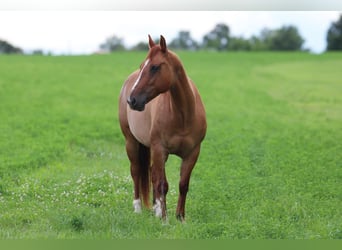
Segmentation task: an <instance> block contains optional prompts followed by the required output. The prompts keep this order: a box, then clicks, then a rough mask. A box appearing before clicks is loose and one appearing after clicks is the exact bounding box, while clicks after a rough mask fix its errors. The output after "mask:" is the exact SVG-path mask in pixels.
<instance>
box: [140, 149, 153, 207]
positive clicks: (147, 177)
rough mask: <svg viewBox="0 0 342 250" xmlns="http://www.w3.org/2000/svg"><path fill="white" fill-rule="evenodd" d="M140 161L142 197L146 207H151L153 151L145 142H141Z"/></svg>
mask: <svg viewBox="0 0 342 250" xmlns="http://www.w3.org/2000/svg"><path fill="white" fill-rule="evenodd" d="M139 163H140V180H139V183H140V197H142V201H143V203H144V205H145V206H146V207H148V208H149V207H150V187H151V174H150V171H151V153H150V149H149V148H148V147H146V146H144V145H143V144H141V143H140V144H139Z"/></svg>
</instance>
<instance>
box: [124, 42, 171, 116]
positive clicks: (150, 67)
mask: <svg viewBox="0 0 342 250" xmlns="http://www.w3.org/2000/svg"><path fill="white" fill-rule="evenodd" d="M148 37H149V51H148V54H147V57H146V59H145V60H144V61H143V63H142V64H141V65H140V71H139V74H138V76H137V78H136V80H135V82H134V84H133V87H132V90H131V92H130V95H129V97H128V98H127V103H128V104H129V106H130V107H131V109H133V110H137V111H143V110H144V109H145V105H146V104H147V103H148V102H149V101H151V100H152V99H154V98H155V97H156V96H158V95H159V94H161V93H164V92H166V91H168V90H169V88H170V87H171V85H172V82H173V79H174V74H173V69H172V63H171V60H170V55H171V54H170V53H169V51H168V49H167V46H166V42H165V38H164V37H163V36H160V42H159V44H158V45H157V44H155V43H154V41H153V40H152V38H151V36H150V35H149V36H148Z"/></svg>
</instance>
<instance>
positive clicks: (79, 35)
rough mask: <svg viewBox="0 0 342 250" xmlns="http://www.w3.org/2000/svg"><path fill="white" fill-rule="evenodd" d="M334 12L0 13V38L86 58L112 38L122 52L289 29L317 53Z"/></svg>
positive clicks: (323, 44) (26, 48) (27, 49)
mask: <svg viewBox="0 0 342 250" xmlns="http://www.w3.org/2000/svg"><path fill="white" fill-rule="evenodd" d="M341 14H342V12H338V11H95V10H94V11H76V10H68V11H63V10H62V11H61V10H54V11H46V10H44V11H27V10H25V11H0V39H1V40H6V41H8V42H10V43H11V44H13V45H15V46H18V47H20V48H22V49H23V50H24V51H25V52H30V51H32V50H35V49H42V50H43V51H44V52H52V53H53V54H56V55H58V54H91V53H93V52H95V51H97V50H98V49H99V45H100V44H101V43H103V42H104V41H105V40H106V38H108V37H110V36H112V35H116V36H118V37H121V38H123V39H124V43H125V45H126V46H127V47H130V46H133V45H135V44H137V43H138V42H141V41H145V42H147V35H148V34H151V36H152V37H155V38H156V37H159V36H160V35H163V36H164V37H165V38H166V40H167V42H168V41H171V40H172V39H173V38H175V37H176V36H177V34H178V32H179V31H181V30H186V31H190V34H191V36H192V37H193V38H194V39H195V40H196V41H199V42H200V41H202V38H203V36H204V35H205V34H207V33H208V32H210V31H211V30H212V29H213V28H214V27H215V25H216V24H217V23H225V24H227V25H228V26H229V28H230V31H231V35H233V36H242V37H244V38H249V37H251V36H252V35H259V33H260V31H261V30H262V29H263V28H270V29H276V28H280V27H281V26H283V25H294V26H296V27H297V28H298V31H299V33H300V35H301V36H302V37H303V38H304V40H305V43H304V48H308V49H310V50H311V51H312V52H314V53H321V52H323V51H324V50H325V48H326V33H327V30H328V28H329V27H330V25H331V23H332V22H335V21H337V20H338V19H339V16H340V15H341Z"/></svg>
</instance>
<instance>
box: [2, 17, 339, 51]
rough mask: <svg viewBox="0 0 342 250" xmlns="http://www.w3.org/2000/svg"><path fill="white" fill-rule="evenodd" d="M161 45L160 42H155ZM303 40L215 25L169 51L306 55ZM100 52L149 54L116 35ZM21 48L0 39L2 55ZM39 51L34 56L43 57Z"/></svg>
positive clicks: (179, 39)
mask: <svg viewBox="0 0 342 250" xmlns="http://www.w3.org/2000/svg"><path fill="white" fill-rule="evenodd" d="M155 40H156V41H157V42H158V39H155ZM326 41H327V47H326V51H335V50H342V15H340V17H339V19H338V20H337V21H336V22H333V23H331V25H330V27H329V29H328V31H327V34H326ZM303 44H304V39H303V37H302V36H301V35H300V34H299V31H298V29H297V28H296V27H295V26H292V25H289V26H282V27H280V28H278V29H267V28H264V29H263V30H262V31H261V32H260V33H259V34H258V35H253V36H252V37H251V38H249V39H246V38H244V37H237V36H233V35H232V34H231V32H230V28H229V26H228V25H226V24H224V23H219V24H216V25H215V27H214V28H213V29H212V30H210V31H209V32H208V33H207V34H205V35H204V36H203V38H202V41H196V40H195V39H193V38H192V36H191V34H190V32H189V31H185V30H182V31H179V33H178V35H177V36H176V37H175V38H174V39H172V40H171V41H170V42H169V47H170V48H171V49H176V50H194V51H195V50H213V51H307V50H308V49H307V48H304V47H303ZM99 49H100V50H101V51H103V52H114V51H122V50H148V43H147V42H139V43H137V44H136V45H134V46H133V47H131V48H127V47H126V46H125V44H124V39H123V38H121V37H118V36H116V35H113V36H111V37H109V38H107V39H106V40H105V41H104V42H103V43H102V44H100V46H99ZM22 53H23V50H22V49H21V48H18V47H15V46H13V45H11V44H9V43H8V42H7V41H4V40H1V39H0V54H22ZM42 53H43V52H42V50H36V51H34V52H33V54H42Z"/></svg>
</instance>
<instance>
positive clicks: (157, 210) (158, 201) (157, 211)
mask: <svg viewBox="0 0 342 250" xmlns="http://www.w3.org/2000/svg"><path fill="white" fill-rule="evenodd" d="M162 201H163V199H162V198H160V199H156V204H154V206H153V210H154V213H155V215H156V217H159V218H161V217H162V216H163V211H162V205H161V203H162Z"/></svg>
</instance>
